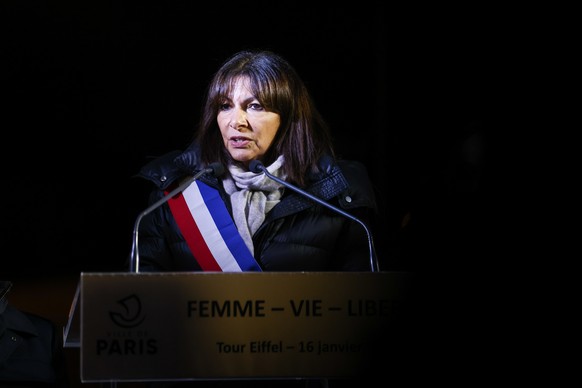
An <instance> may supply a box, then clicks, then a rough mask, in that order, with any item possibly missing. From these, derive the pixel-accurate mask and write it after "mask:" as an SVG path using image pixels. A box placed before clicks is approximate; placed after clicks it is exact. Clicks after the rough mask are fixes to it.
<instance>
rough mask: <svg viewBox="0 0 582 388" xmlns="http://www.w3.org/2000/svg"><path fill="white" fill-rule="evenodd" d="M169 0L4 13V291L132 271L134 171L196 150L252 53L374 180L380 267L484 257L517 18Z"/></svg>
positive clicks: (35, 4) (13, 6) (0, 24)
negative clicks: (284, 79)
mask: <svg viewBox="0 0 582 388" xmlns="http://www.w3.org/2000/svg"><path fill="white" fill-rule="evenodd" d="M161 3H162V2H157V3H156V4H155V5H151V4H149V3H148V4H146V3H145V2H131V4H130V2H124V1H113V2H102V1H90V2H86V1H82V2H74V1H52V2H45V1H16V0H13V1H8V0H6V1H2V4H1V5H0V9H1V12H0V31H1V37H0V39H1V49H2V53H1V55H2V58H1V62H0V63H1V72H0V82H1V83H2V86H1V90H2V91H1V93H2V94H3V95H4V103H3V107H2V110H3V114H2V117H1V118H0V120H1V126H2V134H3V141H2V165H3V171H4V174H3V178H4V179H2V182H3V183H2V192H3V206H2V221H1V227H2V230H1V231H0V239H2V247H3V249H4V252H3V254H2V271H1V272H2V277H5V278H10V277H17V276H26V275H28V274H33V273H37V274H43V275H45V274H51V273H60V272H63V271H67V272H71V273H78V272H79V271H109V270H124V269H125V268H124V267H123V265H124V262H125V259H126V258H127V256H128V254H129V251H130V245H131V231H132V227H133V223H134V220H135V217H136V215H137V214H138V213H139V211H140V210H142V209H144V208H145V206H146V205H145V198H146V191H145V187H142V186H141V185H140V184H139V183H138V182H136V181H135V180H134V179H132V175H133V174H135V173H136V172H137V170H138V168H139V167H140V166H141V165H142V164H144V163H145V162H146V161H147V160H149V158H150V157H153V156H157V155H159V154H161V153H163V152H166V151H169V150H172V149H176V148H183V147H185V146H186V144H187V143H188V142H189V141H190V139H191V136H192V129H193V127H194V124H195V122H196V121H197V119H198V112H199V107H200V103H201V99H202V95H203V91H204V87H205V86H206V84H207V82H208V81H209V79H210V77H211V75H212V72H213V71H215V70H216V69H217V67H218V66H219V64H220V63H221V61H222V60H224V59H225V58H226V57H227V56H229V55H230V54H232V53H233V52H234V51H237V50H239V49H243V48H266V49H272V50H274V51H276V52H278V53H280V54H282V55H283V56H285V57H286V58H287V59H288V60H289V61H290V62H291V63H292V64H293V65H294V66H295V67H296V68H297V70H298V71H299V73H300V74H301V75H302V76H303V78H304V80H305V81H306V83H307V85H308V87H309V88H310V90H311V92H312V94H313V96H314V98H315V100H316V103H317V105H318V106H319V108H320V110H321V111H322V113H323V114H324V116H325V117H326V118H327V120H328V121H329V123H330V124H331V127H332V128H333V130H334V135H335V138H336V142H337V145H338V149H339V151H340V155H341V156H343V157H345V158H353V159H359V160H361V161H363V162H364V163H365V164H366V165H367V166H368V168H369V171H370V175H371V177H372V179H373V181H374V183H375V185H376V187H377V192H378V199H379V204H380V211H381V214H382V220H381V222H380V223H379V225H377V227H378V229H377V230H376V236H375V239H376V240H375V241H376V245H377V248H378V250H379V253H380V260H381V269H386V270H390V269H412V270H416V269H432V268H434V267H437V266H438V267H439V268H445V269H446V268H458V267H459V266H461V267H463V266H470V267H471V268H474V267H475V266H477V265H478V263H479V262H480V261H481V260H483V259H484V256H485V255H486V254H487V249H486V247H487V246H490V244H491V243H492V242H493V241H494V240H495V236H494V235H492V234H490V233H489V231H490V229H491V224H490V221H491V220H490V218H491V216H490V211H491V210H492V207H493V206H494V204H493V203H491V201H488V198H490V195H491V194H492V193H494V191H495V187H494V186H493V184H492V182H491V180H490V175H489V172H490V168H489V167H490V165H491V155H492V154H493V152H492V149H493V148H494V147H492V145H494V143H493V142H492V139H494V137H493V132H492V128H496V126H497V124H498V123H497V122H496V117H497V113H498V111H499V110H500V109H502V108H503V107H502V106H501V105H500V102H499V101H500V100H499V98H497V97H500V96H499V94H501V93H500V92H499V91H498V87H499V85H498V83H497V81H496V80H497V76H498V74H499V73H500V72H501V71H502V70H501V68H502V66H503V57H504V55H505V53H504V52H503V50H502V49H500V46H499V45H498V43H499V38H498V37H497V36H498V35H497V33H496V31H498V30H499V29H500V28H503V24H504V22H505V21H504V20H502V19H501V18H500V17H498V16H496V15H495V13H493V12H485V11H484V10H483V9H467V8H465V9H460V10H459V9H456V10H455V12H452V11H453V10H452V9H443V8H438V9H436V8H426V6H425V8H420V7H418V8H413V7H410V9H404V8H403V7H402V8H396V7H393V6H386V5H384V4H385V3H384V2H381V1H360V2H358V3H357V6H354V3H349V4H345V5H340V4H335V5H333V6H329V5H318V4H316V2H302V1H293V2H260V1H259V2H251V3H244V2H242V3H241V2H236V3H234V4H227V3H225V2H216V4H214V5H213V4H205V5H202V4H201V3H200V2H198V1H171V2H163V4H161ZM475 8H477V7H475ZM407 220H410V221H409V222H408V223H406V221H407ZM403 222H405V223H406V227H401V225H402V223H403ZM437 258H438V259H437ZM467 258H469V259H468V260H467ZM468 262H471V263H473V264H468Z"/></svg>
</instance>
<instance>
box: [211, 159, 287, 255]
mask: <svg viewBox="0 0 582 388" xmlns="http://www.w3.org/2000/svg"><path fill="white" fill-rule="evenodd" d="M283 162H284V158H283V155H281V156H279V158H278V159H277V160H276V161H275V162H274V163H273V164H271V165H270V166H268V167H267V171H269V172H270V173H271V174H273V175H275V176H277V177H279V178H281V179H285V177H284V176H281V170H280V168H281V166H282V165H283ZM228 171H230V175H231V176H232V178H230V177H226V178H224V179H223V180H222V184H223V185H224V189H225V190H226V192H227V193H228V195H230V202H231V204H232V215H233V218H234V222H235V224H236V227H237V229H238V231H239V233H240V235H241V237H242V238H243V240H244V242H245V244H246V245H247V247H248V248H249V250H250V251H251V254H254V246H253V239H252V236H253V234H254V233H255V232H256V231H257V229H259V227H260V226H261V224H262V223H263V221H264V220H265V215H266V214H267V213H268V212H269V211H270V210H271V209H272V208H273V207H274V206H275V205H276V204H277V203H279V200H280V199H281V195H282V194H283V189H284V186H282V185H280V184H279V183H277V182H275V181H274V180H272V179H271V178H269V177H268V176H267V175H266V174H264V173H259V174H256V173H254V172H251V171H246V170H244V169H242V168H241V167H238V166H235V165H233V164H231V165H229V166H228Z"/></svg>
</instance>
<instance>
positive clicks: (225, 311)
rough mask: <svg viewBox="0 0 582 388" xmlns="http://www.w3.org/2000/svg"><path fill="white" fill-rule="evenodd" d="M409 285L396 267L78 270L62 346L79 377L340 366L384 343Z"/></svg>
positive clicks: (354, 364) (254, 375) (294, 372)
mask: <svg viewBox="0 0 582 388" xmlns="http://www.w3.org/2000/svg"><path fill="white" fill-rule="evenodd" d="M413 290H414V277H413V275H412V274H410V273H406V272H259V273H257V272H243V273H225V272H163V273H158V272H152V273H133V272H127V273H125V272H123V273H81V275H80V281H79V285H78V288H77V292H76V294H75V297H74V300H73V302H72V304H71V309H70V312H69V317H68V321H67V324H66V326H65V327H64V328H63V337H64V346H65V347H76V348H79V350H80V369H81V370H80V376H81V381H82V382H83V383H93V382H144V381H189V380H223V379H229V380H230V379H235V380H236V379H287V378H352V377H358V376H363V375H369V374H371V373H372V374H373V373H378V372H376V368H377V367H378V362H377V361H375V360H377V359H378V357H380V358H381V357H383V356H382V354H384V355H386V354H388V353H390V352H391V351H392V350H394V351H396V348H394V349H393V348H392V346H393V344H395V343H396V342H394V336H396V335H397V334H396V333H395V332H394V328H397V327H398V323H399V322H401V321H402V319H403V318H405V317H406V311H407V308H406V307H407V303H408V300H409V298H410V296H411V294H412V291H413ZM394 346H396V345H394Z"/></svg>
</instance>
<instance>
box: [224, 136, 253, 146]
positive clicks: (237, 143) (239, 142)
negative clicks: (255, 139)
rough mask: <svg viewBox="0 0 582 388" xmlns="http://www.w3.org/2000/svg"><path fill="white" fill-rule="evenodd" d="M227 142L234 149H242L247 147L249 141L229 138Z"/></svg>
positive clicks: (241, 138)
mask: <svg viewBox="0 0 582 388" xmlns="http://www.w3.org/2000/svg"><path fill="white" fill-rule="evenodd" d="M229 142H230V144H231V145H232V146H233V147H235V148H242V147H246V146H248V145H249V143H250V142H251V140H250V139H247V138H246V137H231V138H230V140H229Z"/></svg>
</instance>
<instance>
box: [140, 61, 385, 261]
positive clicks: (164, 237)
mask: <svg viewBox="0 0 582 388" xmlns="http://www.w3.org/2000/svg"><path fill="white" fill-rule="evenodd" d="M252 161H260V162H261V163H262V165H263V166H264V167H265V168H266V169H267V171H268V172H270V173H271V174H272V175H274V176H276V177H278V178H280V179H283V180H284V181H286V182H288V183H290V184H292V185H295V186H296V187H299V188H301V189H303V190H306V191H308V192H309V193H311V194H312V195H314V196H316V197H319V198H320V199H322V200H324V201H326V202H328V203H329V204H331V205H333V206H335V207H337V208H340V209H342V210H343V211H345V212H348V213H350V214H351V215H353V216H354V217H356V218H357V219H359V220H361V221H362V222H363V223H365V224H366V225H370V223H371V222H372V220H373V218H372V217H374V215H375V214H376V203H375V198H374V192H373V189H372V185H371V183H370V181H369V179H368V175H367V172H366V170H365V168H364V166H363V165H362V164H361V163H358V162H354V161H343V160H336V154H335V151H334V147H333V145H332V137H331V134H330V132H329V129H328V127H327V125H326V123H325V122H324V120H323V119H322V117H321V115H320V113H319V112H318V111H317V109H316V107H315V105H314V103H313V101H312V99H311V97H310V95H309V93H308V91H307V89H306V86H305V84H304V83H303V81H302V80H301V78H300V77H299V76H298V74H297V73H296V71H295V70H294V69H293V67H292V66H291V65H290V64H289V63H288V62H287V61H286V60H284V59H283V58H281V57H280V56H279V55H276V54H274V53H272V52H268V51H258V52H251V51H242V52H239V53H237V54H235V55H234V56H232V57H231V58H230V59H228V60H227V61H226V62H225V63H224V64H223V65H222V67H221V68H220V69H219V70H218V72H217V73H216V74H215V75H214V77H213V79H212V81H211V82H210V85H209V87H208V90H207V95H206V103H205V105H204V107H203V110H202V114H201V120H200V124H199V127H198V130H197V133H196V137H195V140H194V141H193V143H192V144H191V145H190V146H189V147H188V148H187V149H186V150H185V151H183V152H181V151H175V152H172V153H169V154H167V155H165V156H163V157H161V158H159V159H156V160H153V161H152V162H150V163H149V164H147V165H146V166H144V167H143V168H142V169H141V170H140V172H139V174H138V175H139V176H141V177H142V178H145V179H147V180H149V181H151V182H153V183H154V184H155V185H156V189H155V191H154V192H153V195H152V197H151V202H150V203H154V202H155V201H159V200H160V199H161V198H162V197H163V196H164V195H165V194H167V193H168V192H170V191H171V190H172V189H173V188H175V187H176V186H177V185H179V184H180V183H182V182H183V181H184V179H187V178H188V177H192V175H194V174H197V173H200V174H197V175H200V176H199V178H198V179H197V180H196V182H195V183H194V184H192V185H190V186H189V187H188V189H187V190H189V191H190V190H197V194H196V195H197V196H198V197H196V198H198V200H196V199H190V201H198V202H204V201H202V199H201V198H202V197H201V195H203V193H204V192H206V193H211V194H212V195H214V198H215V199H217V198H219V201H218V202H220V205H221V206H224V209H222V210H219V212H221V215H222V216H224V215H226V214H227V215H228V216H227V217H223V218H227V219H228V222H230V223H231V224H232V227H230V229H229V231H228V232H224V231H219V230H218V231H217V230H213V231H207V230H206V231H205V230H203V229H205V228H206V225H207V224H208V219H213V218H215V216H214V215H212V216H211V217H210V218H204V216H203V218H199V217H198V216H197V215H196V214H194V213H195V211H194V210H192V208H193V206H191V205H192V204H191V203H190V205H187V206H184V202H187V198H191V196H190V195H189V194H188V193H187V192H186V190H185V193H184V197H185V198H186V200H184V201H182V205H180V204H177V203H175V202H176V201H173V200H171V201H168V203H167V204H164V205H163V206H160V207H159V208H157V209H156V210H155V211H153V212H152V214H149V215H147V216H146V217H144V218H143V221H142V222H141V226H140V227H139V236H140V239H139V263H138V265H139V268H138V270H139V271H199V270H222V271H370V270H374V268H373V267H374V264H373V263H374V261H375V260H376V258H375V253H374V252H373V244H372V242H371V236H370V235H369V234H368V233H367V232H368V231H369V228H364V227H363V226H362V225H361V224H359V223H358V222H355V221H354V220H350V219H349V218H347V217H345V216H344V215H341V214H339V213H338V212H334V211H333V210H330V209H329V208H326V207H324V206H321V205H318V204H316V203H315V202H314V201H312V200H310V199H307V198H306V197H304V196H302V195H301V194H298V193H297V192H295V191H294V190H290V189H289V188H286V187H285V186H284V185H282V184H280V183H278V182H277V181H276V180H273V179H271V178H269V177H268V176H267V175H266V174H264V173H263V172H258V173H257V172H253V171H250V170H249V166H250V164H251V162H252ZM217 162H218V163H219V164H220V165H221V166H224V168H225V171H224V174H222V175H220V176H216V175H217V174H212V173H209V174H203V173H201V172H204V171H203V170H204V169H205V168H207V167H208V166H209V165H212V164H216V163H217ZM197 185H200V187H196V186H197ZM201 193H202V194H201ZM209 202H211V201H209ZM216 202H217V201H214V203H216ZM208 209H210V206H209V207H208ZM205 211H207V213H206V216H207V217H208V214H213V213H212V210H211V209H210V210H206V209H205ZM208 212H210V213H208ZM188 213H191V214H188ZM184 214H187V215H186V218H188V221H184V220H183V217H182V215H184ZM197 217H198V218H197ZM192 220H193V221H192ZM192 222H193V223H194V226H192ZM224 222H227V220H224ZM193 228H194V229H196V230H197V233H196V235H197V236H191V233H190V230H191V229H193ZM216 228H217V229H219V227H218V226H217V227H216ZM198 230H199V233H198ZM233 230H234V231H235V233H234V234H236V239H238V240H239V245H238V247H237V248H235V249H233V248H231V247H229V250H226V249H225V248H224V244H225V243H224V242H223V241H222V239H223V238H224V236H225V233H231V232H232V231H233ZM204 233H215V235H220V236H221V238H220V240H221V242H220V244H222V245H221V246H219V247H218V248H217V247H205V248H204V249H203V250H200V248H199V247H200V246H201V245H204V244H205V242H203V241H204V240H205V239H204V238H202V239H200V236H201V235H204ZM231 234H232V233H231ZM197 237H198V239H196V238H197ZM206 240H209V239H207V238H206ZM225 240H226V239H225ZM201 241H202V242H201ZM229 241H230V240H229ZM234 251H236V252H238V253H240V254H238V253H236V254H235V253H232V254H231V252H234ZM209 252H211V253H209ZM221 252H222V253H221ZM224 252H227V255H228V256H231V255H232V256H237V255H238V256H239V257H234V258H230V257H229V260H230V259H232V263H230V264H229V263H227V264H225V263H223V262H221V260H222V258H221V257H219V256H221V255H223V254H224ZM241 252H242V253H241ZM205 255H209V256H210V257H209V258H206V257H203V256H205ZM213 256H214V257H213ZM240 257H242V259H241V258H240ZM213 260H215V261H213ZM210 262H211V263H210ZM216 262H218V264H216ZM241 263H242V264H241Z"/></svg>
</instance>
